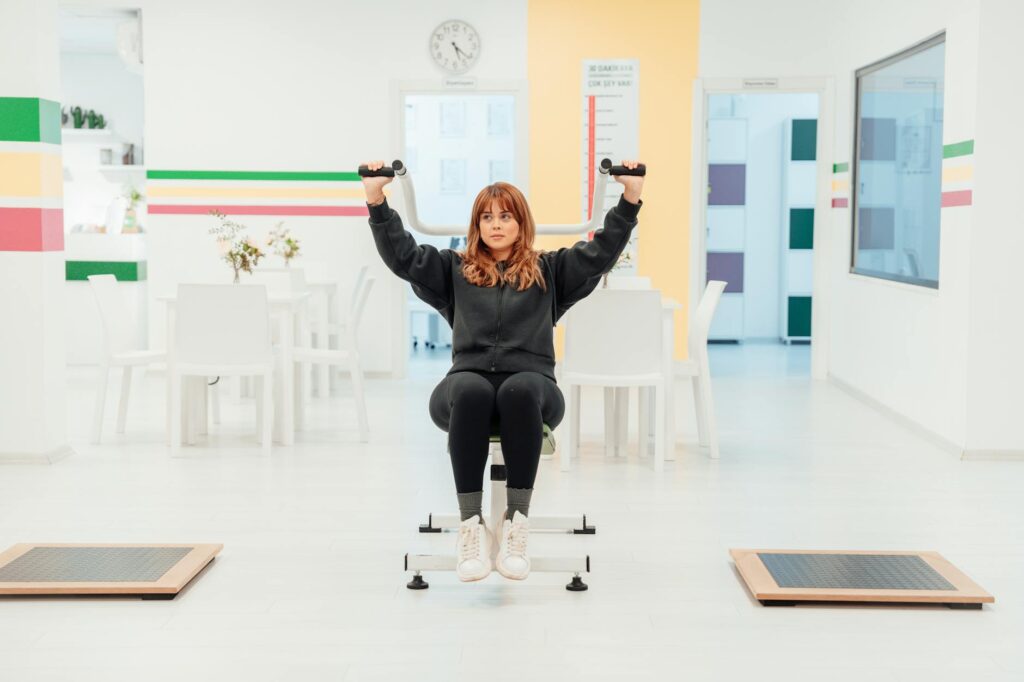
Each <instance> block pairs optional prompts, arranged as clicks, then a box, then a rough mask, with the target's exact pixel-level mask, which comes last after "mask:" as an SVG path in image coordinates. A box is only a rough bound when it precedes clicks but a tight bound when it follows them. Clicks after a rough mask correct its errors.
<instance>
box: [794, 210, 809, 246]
mask: <svg viewBox="0 0 1024 682" xmlns="http://www.w3.org/2000/svg"><path fill="white" fill-rule="evenodd" d="M789 248H791V249H813V248H814V209H813V208H791V209H789Z"/></svg>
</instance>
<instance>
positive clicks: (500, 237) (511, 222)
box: [480, 201, 519, 260]
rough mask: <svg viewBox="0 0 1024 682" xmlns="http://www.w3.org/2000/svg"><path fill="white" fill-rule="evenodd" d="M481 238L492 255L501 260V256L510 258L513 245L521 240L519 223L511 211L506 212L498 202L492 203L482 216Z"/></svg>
mask: <svg viewBox="0 0 1024 682" xmlns="http://www.w3.org/2000/svg"><path fill="white" fill-rule="evenodd" d="M480 238H481V239H483V240H484V244H486V245H487V248H488V249H490V250H491V255H492V256H494V257H495V258H497V259H498V260H501V258H499V256H500V257H505V256H508V254H509V253H510V252H511V251H512V245H513V244H515V243H516V240H517V239H519V222H518V221H517V220H516V219H515V218H514V217H513V216H512V213H511V211H506V210H504V209H503V208H501V206H500V205H499V204H498V202H497V201H492V202H491V206H490V208H487V209H485V210H484V212H483V213H481V214H480Z"/></svg>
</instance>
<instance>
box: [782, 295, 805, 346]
mask: <svg viewBox="0 0 1024 682" xmlns="http://www.w3.org/2000/svg"><path fill="white" fill-rule="evenodd" d="M786 335H787V336H790V337H794V336H795V337H801V336H803V337H810V336H811V297H810V296H790V297H789V329H788V330H787V332H786Z"/></svg>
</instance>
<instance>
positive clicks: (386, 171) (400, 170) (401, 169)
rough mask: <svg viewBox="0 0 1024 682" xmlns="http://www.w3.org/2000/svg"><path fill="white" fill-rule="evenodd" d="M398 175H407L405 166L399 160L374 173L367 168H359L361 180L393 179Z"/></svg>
mask: <svg viewBox="0 0 1024 682" xmlns="http://www.w3.org/2000/svg"><path fill="white" fill-rule="evenodd" d="M350 168H351V166H350ZM396 175H405V165H404V164H403V163H402V162H401V161H399V160H398V159H395V160H394V161H392V162H391V165H390V166H384V167H383V168H379V169H377V170H374V171H372V170H370V169H369V168H367V167H366V166H360V167H359V177H361V178H393V177H395V176H396Z"/></svg>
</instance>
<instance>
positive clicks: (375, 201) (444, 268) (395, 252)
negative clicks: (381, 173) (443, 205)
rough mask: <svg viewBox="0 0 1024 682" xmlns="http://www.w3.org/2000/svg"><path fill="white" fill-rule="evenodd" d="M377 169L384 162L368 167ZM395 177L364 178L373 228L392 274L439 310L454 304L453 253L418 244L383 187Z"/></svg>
mask: <svg viewBox="0 0 1024 682" xmlns="http://www.w3.org/2000/svg"><path fill="white" fill-rule="evenodd" d="M366 165H367V167H368V168H370V170H377V169H379V168H381V167H382V166H383V165H384V162H383V161H374V162H371V163H368V164H366ZM392 179H393V178H388V177H364V178H363V179H362V180H363V186H364V188H365V189H366V200H367V201H366V203H367V207H368V208H369V211H370V229H371V230H372V231H373V241H374V243H375V244H376V245H377V252H378V253H379V254H380V257H381V259H382V260H383V261H384V264H385V265H387V266H388V269H389V270H391V272H393V273H395V274H396V275H398V276H399V277H400V278H402V279H404V280H405V281H407V282H409V283H410V284H412V287H413V290H414V291H415V292H416V295H417V296H419V297H420V298H421V299H423V300H424V301H426V302H427V303H428V304H430V305H431V306H433V307H435V308H437V309H438V310H444V309H445V308H448V307H449V306H450V305H451V299H452V292H451V281H452V278H451V270H452V252H451V251H450V250H448V249H444V250H443V251H438V250H437V249H436V248H434V247H433V246H431V245H429V244H424V245H419V244H417V243H416V239H415V238H414V237H413V236H412V235H411V234H409V232H408V231H406V229H405V228H404V227H403V225H402V219H401V217H399V215H398V213H397V212H395V211H394V210H393V209H392V208H391V207H390V206H388V202H387V199H386V198H385V197H384V186H385V185H387V184H388V183H389V182H391V180H392Z"/></svg>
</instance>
